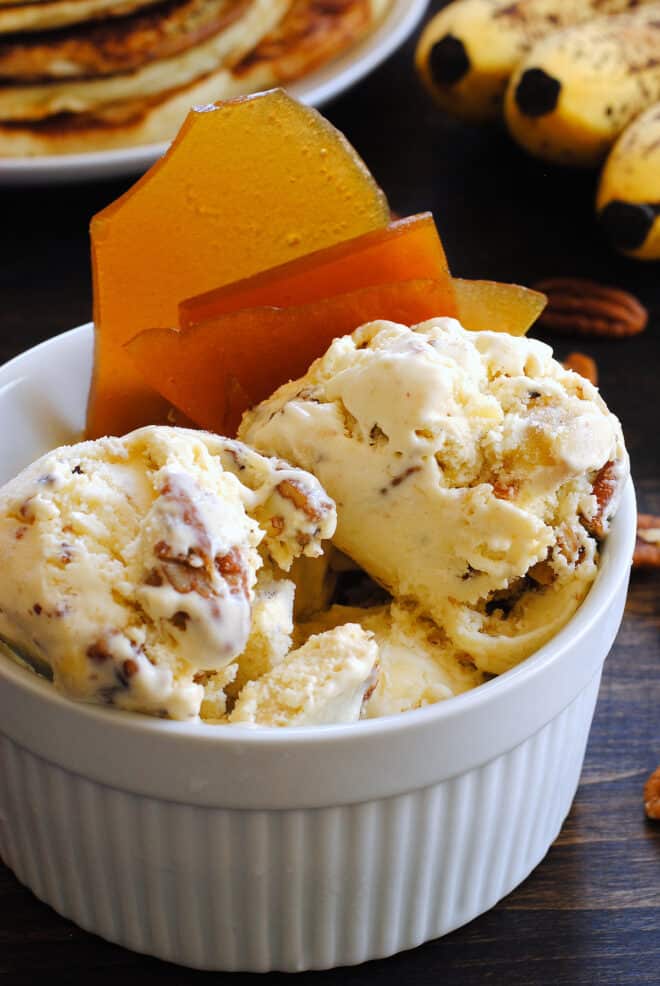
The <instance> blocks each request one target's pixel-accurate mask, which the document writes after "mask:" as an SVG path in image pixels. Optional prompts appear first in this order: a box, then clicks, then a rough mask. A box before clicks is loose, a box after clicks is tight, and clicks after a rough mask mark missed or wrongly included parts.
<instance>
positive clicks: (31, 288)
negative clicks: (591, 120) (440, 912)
mask: <svg viewBox="0 0 660 986" xmlns="http://www.w3.org/2000/svg"><path fill="white" fill-rule="evenodd" d="M439 6H440V4H439V3H436V4H434V5H433V7H439ZM411 55H412V44H409V45H408V46H407V47H406V48H404V49H403V50H402V51H401V52H399V53H398V54H397V55H396V56H395V57H394V58H392V59H391V60H390V61H389V62H388V63H387V64H386V65H385V66H383V67H382V68H381V69H379V70H378V71H377V72H375V73H374V74H373V75H372V76H371V77H370V78H369V79H368V80H367V81H366V82H364V83H363V84H362V85H361V86H359V87H358V88H356V89H355V90H354V91H353V92H352V93H351V94H350V95H349V96H346V97H344V98H342V99H340V100H338V101H337V102H336V103H335V104H334V105H332V106H330V107H328V108H327V115H328V116H329V117H330V119H331V120H332V121H333V122H334V123H336V124H337V125H338V126H339V127H341V128H342V129H343V130H344V131H345V132H346V134H347V135H348V137H349V138H350V140H351V141H353V143H354V144H355V146H356V147H357V148H358V149H359V150H360V151H361V153H362V154H363V156H364V157H365V159H366V160H367V162H368V164H369V166H370V167H371V168H372V170H373V171H374V173H375V174H376V176H377V178H378V179H379V181H380V182H381V183H382V185H383V187H384V188H385V190H386V192H387V194H388V196H389V198H390V201H391V203H392V206H393V207H394V208H395V209H396V210H397V211H399V212H401V213H404V214H405V213H408V212H413V211H418V210H423V209H429V208H430V209H432V210H433V211H434V213H435V215H436V218H437V221H438V224H439V226H440V229H441V232H442V235H443V239H444V241H445V244H446V247H447V252H448V255H449V258H450V261H451V264H452V267H453V269H454V271H455V272H456V273H459V274H463V275H466V276H479V277H494V278H500V279H503V280H515V281H518V282H520V283H532V282H533V281H535V280H537V279H539V278H542V277H549V276H552V275H560V274H568V275H580V276H583V277H593V278H595V279H597V280H600V281H603V282H606V283H611V284H617V285H619V286H622V287H625V288H627V289H628V290H631V291H633V292H635V293H636V294H637V295H638V297H639V298H640V299H641V300H642V301H643V302H644V303H645V304H646V305H648V307H649V309H650V311H651V316H652V317H651V324H650V327H649V329H648V330H647V332H646V333H644V334H643V335H642V336H639V337H638V338H636V339H631V340H624V341H608V340H605V341H602V340H599V341H595V340H589V341H587V340H584V341H583V340H576V339H570V338H568V339H558V340H551V339H550V338H549V337H547V341H554V342H556V350H557V353H558V355H559V356H560V357H561V356H563V355H565V354H566V353H568V352H569V351H570V350H571V349H576V348H577V349H580V350H582V351H585V352H587V353H589V354H590V355H592V356H594V357H595V358H596V360H597V362H598V365H599V369H600V375H601V389H602V392H603V394H604V396H605V398H606V399H607V401H608V402H609V404H610V406H611V407H612V408H613V409H614V410H615V411H616V412H617V413H618V414H619V415H620V417H621V419H622V421H623V425H624V430H625V433H626V437H627V442H628V447H629V449H630V452H631V457H632V463H633V473H634V476H635V478H636V482H637V492H638V497H639V501H640V505H641V508H642V509H643V510H645V511H647V512H654V513H660V443H659V441H658V427H659V423H660V414H659V411H660V398H659V396H658V395H659V392H660V388H659V386H658V368H659V367H660V336H659V333H660V265H658V264H640V263H634V262H632V261H627V260H624V259H622V258H620V257H618V256H616V255H615V254H613V253H612V252H610V251H609V249H608V248H607V246H606V245H605V244H604V243H603V241H602V238H601V237H600V235H599V232H598V230H597V228H596V225H595V222H594V219H593V209H592V201H593V195H594V189H595V178H594V176H593V175H592V174H581V173H575V172H570V171H563V170H559V169H552V168H549V167H546V166H545V165H543V164H541V163H539V162H535V161H532V160H530V159H529V158H527V157H525V156H524V155H523V154H522V153H521V152H520V151H519V150H518V149H517V148H515V147H514V146H513V145H512V144H511V142H510V141H509V140H508V139H507V137H506V135H505V134H504V133H502V132H501V131H499V130H497V129H491V130H488V129H485V130H480V129H477V128H472V127H468V126H465V125H462V124H459V123H456V122H453V121H450V120H449V119H447V118H446V117H444V116H443V115H442V114H441V113H440V112H439V111H437V110H435V109H434V108H433V107H432V106H431V105H430V102H429V101H428V100H427V99H426V97H425V95H424V94H423V93H422V91H421V89H420V87H419V85H418V83H417V81H416V79H415V77H414V74H413V71H412V68H411ZM127 184H128V183H127V182H106V183H102V184H93V185H87V186H85V185H83V186H79V187H74V188H62V189H60V188H51V189H40V190H30V189H25V190H22V191H20V190H19V191H16V190H12V191H7V190H4V191H0V209H1V213H0V214H1V215H2V216H3V217H5V218H4V224H3V231H4V235H3V236H2V242H1V243H0V297H1V298H2V307H1V309H0V360H5V359H7V358H9V357H10V356H12V355H14V354H15V353H18V352H20V351H21V350H22V349H24V348H26V347H28V346H30V345H33V344H34V343H35V342H37V341H39V340H41V339H44V338H47V337H49V336H51V335H53V334H55V333H57V332H59V331H62V330H64V329H67V328H70V327H71V326H73V325H77V324H79V323H81V322H84V321H87V320H88V319H89V318H90V309H91V292H90V280H89V260H88V241H87V226H88V222H89V218H90V216H91V215H92V213H93V212H95V211H96V210H97V209H99V208H101V207H102V206H104V205H106V204H107V203H108V202H109V201H111V200H112V199H113V198H115V197H116V196H117V195H118V194H119V193H120V192H121V191H123V189H124V188H125V187H126V185H127ZM12 215H13V216H16V219H15V220H14V221H12V223H11V225H10V226H8V225H7V217H8V216H12ZM659 598H660V576H659V575H658V574H657V573H645V574H639V575H637V574H635V575H633V580H632V586H631V592H630V598H629V603H628V607H627V612H626V617H625V621H624V624H623V627H622V629H621V632H620V634H619V637H618V640H617V642H616V645H615V647H614V649H613V651H612V653H611V655H610V657H609V659H608V661H607V663H606V667H605V673H604V678H603V685H602V690H601V695H600V700H599V703H598V708H597V712H596V718H595V721H594V726H593V730H592V733H591V738H590V742H589V748H588V752H587V759H586V763H585V768H584V774H583V778H582V783H581V785H580V788H579V791H578V794H577V798H576V801H575V805H574V807H573V810H572V812H571V814H570V816H569V818H568V819H567V821H566V824H565V825H564V828H563V830H562V832H561V834H560V836H559V838H558V839H557V841H556V843H555V844H554V846H553V847H552V848H551V850H550V852H549V853H548V856H547V858H546V859H545V860H544V862H543V863H542V864H541V865H540V866H539V867H538V868H537V870H536V871H535V872H534V873H533V874H532V875H531V876H530V877H529V879H527V880H526V881H525V883H524V884H522V886H520V887H519V888H518V889H517V890H516V891H514V892H513V893H512V894H510V895H509V897H507V898H506V899H505V900H503V901H502V902H501V903H500V904H499V905H498V906H497V907H495V908H494V909H493V910H492V911H490V912H489V913H488V914H485V915H483V916H482V917H480V918H478V919H477V920H475V921H473V922H472V923H471V924H470V925H468V926H467V927H465V928H462V929H460V930H459V931H456V932H454V933H453V934H451V935H448V936H447V937H446V938H444V939H442V940H440V941H437V942H433V943H430V944H428V945H425V946H423V947H422V948H419V949H417V950H416V951H414V952H409V953H406V954H404V955H400V956H397V957H395V958H392V959H388V960H387V961H384V962H376V963H371V964H369V965H367V966H362V967H359V968H357V969H347V970H338V971H335V972H328V973H320V974H316V975H305V976H304V977H303V978H304V981H305V982H308V981H309V982H313V983H318V984H319V986H320V984H325V983H328V984H331V983H337V984H339V983H341V984H342V986H354V984H355V986H365V984H370V983H376V982H387V983H390V982H391V983H399V982H401V983H405V984H406V986H408V984H410V986H417V984H419V986H421V984H427V983H428V984H431V983H434V984H435V983H443V984H448V986H451V984H462V986H472V984H475V986H476V984H479V986H482V984H507V986H518V984H521V986H522V984H525V986H527V984H544V983H556V984H566V986H583V984H584V986H591V984H601V986H609V984H611V986H624V984H633V983H634V984H642V983H649V984H658V983H660V933H659V932H660V825H653V824H651V823H648V822H646V821H645V819H644V814H643V809H642V786H643V782H644V779H645V777H646V775H647V774H648V772H649V771H650V770H651V769H652V768H654V767H655V766H656V764H657V763H659V762H660V731H659V729H658V721H659V716H658V709H660V601H659ZM41 977H49V978H50V977H54V978H55V980H56V981H58V982H63V983H83V982H84V983H89V982H93V983H95V984H99V986H103V984H113V986H115V984H116V982H117V981H118V979H119V980H120V981H121V982H123V983H133V982H135V983H138V982H139V983H140V984H142V986H147V984H151V983H177V984H185V983H197V982H200V983H201V982H202V981H204V980H207V981H209V982H210V981H211V978H212V977H211V976H210V975H204V974H201V973H194V972H189V971H187V970H183V969H179V968H177V967H174V966H168V965H166V964H164V963H160V962H157V961H155V960H152V959H148V958H144V957H141V956H137V955H134V954H132V953H130V952H128V951H125V950H123V949H121V948H117V947H115V946H112V945H109V944H107V943H105V942H103V941H101V940H99V939H96V938H94V937H92V936H90V935H87V934H85V933H84V932H82V931H80V930H79V929H77V928H76V927H74V926H73V925H72V924H70V923H69V922H68V921H65V920H63V919H62V918H60V917H58V916H57V915H56V914H55V913H54V912H53V911H51V910H50V909H49V908H48V907H46V906H45V905H43V904H41V903H40V902H39V901H37V900H36V899H35V898H34V897H33V896H32V895H31V894H30V893H29V892H28V891H26V890H24V889H23V888H22V887H21V886H19V884H18V883H17V882H16V880H15V879H14V877H13V876H12V875H11V873H9V871H8V870H7V869H5V868H4V867H2V866H1V864H0V984H5V983H7V984H10V983H11V984H15V986H23V984H26V986H27V984H33V983H35V982H37V981H38V980H39V979H41ZM213 978H214V980H215V981H217V980H218V979H227V980H231V981H232V982H237V983H248V982H252V981H254V983H258V982H259V983H261V982H263V981H264V980H263V978H262V977H256V976H254V977H253V976H226V977H219V976H215V977H213ZM285 978H286V979H287V981H290V979H289V978H288V977H284V976H279V975H273V976H270V977H268V979H267V982H269V983H273V984H276V983H280V982H284V980H285ZM297 981H300V977H299V978H298V980H297Z"/></svg>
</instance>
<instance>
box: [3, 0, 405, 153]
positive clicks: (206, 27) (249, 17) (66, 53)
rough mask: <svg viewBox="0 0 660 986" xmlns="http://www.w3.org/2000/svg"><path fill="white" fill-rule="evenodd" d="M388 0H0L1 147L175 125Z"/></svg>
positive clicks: (293, 65)
mask: <svg viewBox="0 0 660 986" xmlns="http://www.w3.org/2000/svg"><path fill="white" fill-rule="evenodd" d="M389 2H390V0H27V2H23V3H14V2H12V0H0V157H19V156H29V155H43V154H74V153H81V152H85V151H93V150H109V149H113V148H119V147H130V146H136V145H143V144H150V143H155V142H159V141H165V140H168V139H170V138H172V137H173V136H174V134H175V133H176V131H177V129H178V128H179V126H180V124H181V122H182V120H183V118H184V117H185V115H186V113H187V111H188V109H189V108H190V106H192V105H199V104H206V103H210V102H215V101H217V100H219V99H228V98H230V97H233V96H238V95H242V94H244V93H249V92H256V91H258V90H261V89H267V88H270V87H272V86H276V85H286V84H287V83H289V82H291V81H293V80H295V79H298V78H300V77H301V76H304V75H305V74H306V73H308V72H310V71H312V70H313V69H315V68H317V67H318V66H319V65H321V64H323V63H324V62H327V61H329V60H330V59H332V58H333V57H335V56H337V55H338V54H340V53H341V52H342V51H344V50H345V49H347V48H349V47H350V46H351V45H352V44H354V43H355V42H356V41H358V40H359V39H360V38H361V37H363V36H364V35H365V34H366V33H367V32H368V31H370V30H371V29H372V28H373V27H374V25H375V24H376V23H377V22H378V20H379V19H380V17H381V16H382V15H383V13H384V11H385V9H386V8H387V6H388V5H389Z"/></svg>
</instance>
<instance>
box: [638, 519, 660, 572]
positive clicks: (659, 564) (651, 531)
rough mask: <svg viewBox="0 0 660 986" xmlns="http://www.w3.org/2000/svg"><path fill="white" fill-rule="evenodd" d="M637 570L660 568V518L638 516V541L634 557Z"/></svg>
mask: <svg viewBox="0 0 660 986" xmlns="http://www.w3.org/2000/svg"><path fill="white" fill-rule="evenodd" d="M633 565H634V567H635V568H660V517H654V516H653V514H639V515H638V516H637V541H636V542H635V553H634V555H633Z"/></svg>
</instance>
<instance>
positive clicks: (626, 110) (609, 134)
mask: <svg viewBox="0 0 660 986" xmlns="http://www.w3.org/2000/svg"><path fill="white" fill-rule="evenodd" d="M658 100H660V3H657V2H656V3H648V4H645V5H644V6H640V7H638V8H637V9H636V10H635V11H631V12H630V13H626V14H618V15H614V16H610V17H598V18H596V19H595V20H592V21H587V22H586V23H585V24H581V25H579V26H576V27H569V28H566V29H564V30H561V31H557V32H555V33H554V34H551V35H549V36H548V37H547V38H545V39H544V40H542V41H540V42H538V44H536V45H535V46H534V47H533V48H532V50H531V51H530V52H529V54H528V55H527V56H526V57H525V59H524V60H523V61H522V62H521V63H520V65H519V66H518V67H517V69H516V71H515V73H514V74H513V76H512V77H511V81H510V82H509V86H508V88H507V93H506V101H505V114H506V122H507V125H508V127H509V131H510V132H511V134H512V136H513V137H514V139H515V140H516V141H518V143H519V144H521V145H522V147H524V148H525V149H526V150H528V151H530V152H531V153H532V154H535V155H536V156H538V157H541V158H544V159H545V160H547V161H553V162H555V163H558V164H571V165H578V166H580V167H595V166H596V165H598V164H600V162H601V161H602V160H603V158H604V157H605V155H606V154H607V152H608V151H609V149H610V147H611V146H612V144H613V143H614V141H615V140H616V138H617V137H618V135H619V134H620V133H621V131H622V130H623V129H624V128H625V127H626V125H627V124H628V123H629V122H630V121H631V120H632V119H633V117H635V116H637V114H638V113H641V112H642V111H643V110H644V109H646V107H647V106H650V105H651V104H652V103H655V102H657V101H658Z"/></svg>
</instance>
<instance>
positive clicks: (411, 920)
mask: <svg viewBox="0 0 660 986" xmlns="http://www.w3.org/2000/svg"><path fill="white" fill-rule="evenodd" d="M599 681H600V673H598V674H597V675H596V676H595V677H594V678H593V679H592V680H591V681H590V683H589V684H588V686H587V687H586V688H584V689H583V690H582V691H581V692H580V693H579V694H578V695H577V697H576V698H575V699H574V700H573V701H572V702H571V703H570V704H569V705H568V706H567V707H565V708H564V710H563V711H562V712H561V713H560V714H559V715H557V716H556V717H555V718H553V719H552V720H551V721H550V722H548V723H547V724H546V725H545V726H544V727H543V728H542V729H541V730H540V731H538V732H536V733H535V734H534V735H532V736H530V737H529V738H528V739H526V740H525V741H524V742H522V743H520V744H519V745H518V746H516V747H515V748H514V749H512V750H510V751H509V752H508V753H505V754H502V755H500V756H497V757H496V758H494V759H493V760H491V761H490V762H489V763H486V764H484V765H482V766H479V767H477V768H475V769H473V770H470V771H467V772H465V773H462V774H460V775H458V776H456V777H453V778H450V779H448V780H444V781H442V782H441V783H438V784H436V785H434V786H431V787H426V788H423V789H419V790H414V791H410V792H408V793H405V794H401V795H399V796H396V797H390V798H383V799H380V800H372V801H365V802H362V803H355V804H350V805H339V806H335V807H326V808H312V809H303V810H290V811H287V810H267V811H257V810H237V809H224V808H219V807H218V808H215V807H200V806H192V805H183V804H178V803H175V802H171V801H164V800H159V799H157V798H154V797H142V796H139V795H137V794H132V793H130V792H127V791H122V790H118V789H116V788H113V787H109V786H106V785H104V784H101V783H98V782H95V781H90V780H87V779H85V778H84V777H81V776H79V775H78V774H75V773H72V772H70V771H68V770H64V769H62V768H61V767H58V766H56V765H54V764H52V763H50V762H48V761H47V760H45V759H43V758H41V757H39V756H36V755H35V754H33V753H30V752H28V751H27V750H26V749H25V748H23V747H21V746H19V745H17V744H16V743H15V742H13V741H12V740H11V739H10V738H9V737H7V736H6V735H2V736H1V738H0V854H1V855H2V857H3V859H4V860H5V862H6V863H7V865H8V866H9V867H11V869H12V870H13V871H14V873H15V874H16V876H17V877H18V879H19V880H20V881H21V882H22V883H24V884H25V885H26V886H28V887H30V888H31V889H32V890H33V891H34V893H35V894H36V895H37V896H38V897H40V898H41V899H42V900H44V901H46V902H47V903H48V904H50V905H51V906H52V907H54V908H55V910H57V911H59V913H60V914H63V915H65V916H66V917H68V918H71V919H72V920H73V921H75V922H76V923H77V924H79V925H80V926H81V927H83V928H85V929H87V930H89V931H93V932H95V933H96V934H99V935H101V936H103V937H104V938H107V939H109V940H110V941H113V942H117V943H119V944H121V945H124V946H126V947H128V948H131V949H134V950H136V951H139V952H145V953H149V954H151V955H155V956H157V957H159V958H162V959H166V960H169V961H172V962H178V963H181V964H184V965H188V966H193V967H197V968H202V969H217V970H225V971H235V970H242V971H254V972H265V971H268V970H276V969H277V970H283V971H297V970H304V969H324V968H329V967H333V966H339V965H351V964H356V963H359V962H364V961H366V960H368V959H373V958H379V957H384V956H387V955H391V954H393V953H395V952H399V951H402V950H404V949H408V948H413V947H414V946H416V945H419V944H421V943H422V942H424V941H428V940H430V939H432V938H436V937H438V936H440V935H443V934H445V933H447V932H448V931H451V930H452V929H453V928H456V927H458V926H460V925H462V924H465V923H466V922H468V921H470V920H471V919H472V918H474V917H476V916H477V915H478V914H481V913H482V912H483V911H485V910H487V909H488V908H489V907H492V906H493V904H495V903H496V902H497V901H498V900H500V899H501V898H502V897H503V896H505V895H506V894H507V893H509V891H511V890H512V889H513V888H514V887H515V886H516V885H517V884H518V883H520V882H521V880H523V879H524V878H525V877H526V876H527V874H528V873H529V872H530V871H531V870H532V869H533V868H534V867H535V866H536V865H537V863H538V862H539V861H540V860H541V859H542V858H543V856H544V855H545V854H546V852H547V850H548V848H549V846H550V844H551V843H552V841H553V840H554V838H555V837H556V835H557V833H558V831H559V829H560V827H561V824H562V822H563V820H564V818H565V816H566V814H567V813H568V811H569V809H570V805H571V801H572V799H573V796H574V794H575V790H576V787H577V783H578V779H579V776H580V770H581V767H582V761H583V758H584V751H585V747H586V742H587V736H588V733H589V727H590V725H591V720H592V716H593V711H594V706H595V702H596V697H597V693H598V685H599Z"/></svg>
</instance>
